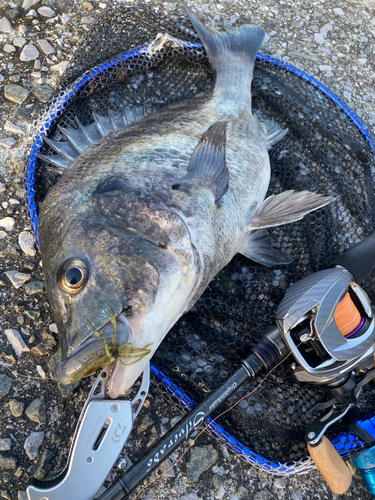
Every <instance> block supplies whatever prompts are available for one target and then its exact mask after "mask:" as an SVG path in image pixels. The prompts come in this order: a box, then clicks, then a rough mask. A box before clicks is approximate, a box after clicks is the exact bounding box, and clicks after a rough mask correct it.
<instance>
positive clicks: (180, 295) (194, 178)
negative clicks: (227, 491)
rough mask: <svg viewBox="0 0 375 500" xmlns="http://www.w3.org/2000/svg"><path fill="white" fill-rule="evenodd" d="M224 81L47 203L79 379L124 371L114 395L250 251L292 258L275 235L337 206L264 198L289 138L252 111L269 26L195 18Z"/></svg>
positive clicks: (160, 114) (92, 155) (118, 135)
mask: <svg viewBox="0 0 375 500" xmlns="http://www.w3.org/2000/svg"><path fill="white" fill-rule="evenodd" d="M187 13H188V16H189V17H190V20H191V21H192V23H193V25H194V27H195V29H196V30H197V32H198V34H199V36H200V38H201V40H202V42H203V44H204V46H205V48H206V51H207V53H208V56H209V59H210V63H211V64H212V67H213V70H214V73H215V83H214V86H213V89H212V91H211V92H209V93H207V94H199V95H197V96H195V97H193V98H192V99H190V100H188V101H185V102H182V103H175V104H172V105H170V106H167V107H166V108H164V109H161V110H158V111H155V112H154V113H151V114H150V115H148V116H146V117H145V118H144V119H142V120H140V121H137V122H135V123H132V124H131V125H128V126H126V127H123V128H120V129H119V130H115V131H113V132H112V133H110V134H109V135H108V136H106V137H104V138H102V139H101V140H99V141H98V142H96V143H95V144H93V145H90V147H88V148H86V149H85V150H84V151H83V152H81V154H80V155H79V156H78V157H77V158H76V159H75V160H74V161H73V162H72V163H71V165H70V166H69V167H68V168H67V169H66V171H65V172H64V173H63V175H62V177H61V179H60V180H59V182H58V183H57V184H56V185H55V186H54V187H53V188H52V189H51V191H50V193H49V194H48V196H47V197H46V199H45V201H44V203H43V206H42V210H41V213H40V218H39V224H40V227H39V238H40V248H41V253H42V259H43V270H44V274H45V283H46V289H47V292H48V295H49V300H50V303H51V306H52V308H53V310H54V314H55V320H56V323H57V326H58V330H59V335H60V340H61V347H62V352H63V358H65V359H64V360H63V362H62V363H61V364H60V366H59V370H58V376H59V378H60V381H61V382H62V383H65V384H68V383H71V382H72V381H75V380H78V379H79V378H81V377H82V376H86V375H88V374H90V373H92V372H93V371H95V370H96V369H98V368H102V367H103V366H105V365H106V364H109V363H114V369H113V372H112V376H111V379H110V382H109V385H108V390H109V394H110V395H111V397H117V395H118V394H120V393H123V392H124V391H125V390H127V389H128V388H129V387H131V385H132V384H133V383H134V382H135V380H136V379H137V378H138V376H139V375H140V373H141V372H142V371H143V369H144V366H145V364H146V363H147V362H148V361H149V359H150V357H151V356H152V355H153V353H154V352H155V350H156V349H157V347H158V346H159V344H160V342H161V341H162V340H163V338H164V336H165V335H166V334H167V333H168V331H169V330H170V328H171V327H172V326H173V324H174V323H175V322H176V321H177V320H178V319H179V318H180V317H181V315H182V314H184V313H185V312H187V311H188V310H189V309H190V308H191V307H192V306H193V305H194V303H195V302H196V301H197V299H198V298H199V297H200V295H201V294H202V293H203V291H204V290H205V288H206V287H207V285H208V283H209V282H210V281H211V280H212V279H213V278H214V277H215V275H216V274H217V273H218V272H219V271H220V270H221V269H222V268H223V267H224V266H225V265H226V264H227V263H228V262H229V261H230V260H231V259H232V257H233V256H234V255H235V254H236V253H238V252H241V253H243V254H245V255H247V256H248V257H250V258H252V259H254V260H256V261H257V262H263V263H265V264H268V265H272V264H275V263H276V262H281V263H282V262H286V261H287V259H286V258H285V256H283V255H280V254H279V252H277V251H276V250H274V249H272V248H271V246H270V242H269V238H268V236H267V233H266V230H265V228H266V227H268V226H272V225H279V224H283V223H286V222H291V221H293V220H298V219H300V218H302V217H303V215H304V214H305V213H307V212H309V211H311V210H313V209H315V208H319V207H320V206H323V205H325V204H327V203H328V202H329V201H330V199H329V198H324V197H321V196H319V195H315V194H313V193H307V192H304V193H300V194H296V193H293V192H287V193H282V195H278V196H275V197H270V198H268V199H267V200H265V201H264V198H265V195H266V192H267V189H268V185H269V179H270V163H269V157H268V149H269V147H270V145H272V144H274V143H275V142H277V141H278V140H279V139H280V138H282V137H283V136H284V135H285V131H282V130H281V129H279V128H277V127H275V125H274V124H271V125H270V124H268V125H267V124H264V123H262V122H261V121H260V120H259V119H258V117H257V116H256V115H254V114H253V113H252V109H251V81H252V77H253V69H254V61H255V56H256V53H257V51H258V49H259V47H260V45H261V43H262V41H263V38H264V31H263V30H262V29H261V28H259V27H257V26H242V27H241V28H240V29H238V30H236V31H234V32H232V33H224V34H219V33H216V32H214V31H211V30H210V31H208V30H206V29H205V28H204V27H203V26H202V25H201V24H200V23H199V22H198V21H197V20H196V19H195V18H194V16H193V15H192V14H191V12H190V11H187Z"/></svg>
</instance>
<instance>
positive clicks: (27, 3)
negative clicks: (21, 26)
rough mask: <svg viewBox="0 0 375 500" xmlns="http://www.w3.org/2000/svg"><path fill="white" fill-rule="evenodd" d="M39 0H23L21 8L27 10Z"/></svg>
mask: <svg viewBox="0 0 375 500" xmlns="http://www.w3.org/2000/svg"><path fill="white" fill-rule="evenodd" d="M39 2H40V0H23V4H22V8H23V9H24V10H29V9H30V7H32V6H33V5H35V4H37V3H39Z"/></svg>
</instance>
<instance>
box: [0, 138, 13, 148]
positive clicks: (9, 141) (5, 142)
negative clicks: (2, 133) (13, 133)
mask: <svg viewBox="0 0 375 500" xmlns="http://www.w3.org/2000/svg"><path fill="white" fill-rule="evenodd" d="M16 142H17V141H16V139H13V137H7V138H6V139H0V148H5V149H12V147H13V146H14V145H15V144H16Z"/></svg>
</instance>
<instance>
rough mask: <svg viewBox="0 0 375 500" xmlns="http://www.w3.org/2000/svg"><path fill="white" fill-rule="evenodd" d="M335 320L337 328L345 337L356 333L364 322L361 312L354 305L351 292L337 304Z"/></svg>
mask: <svg viewBox="0 0 375 500" xmlns="http://www.w3.org/2000/svg"><path fill="white" fill-rule="evenodd" d="M334 320H335V323H336V326H337V328H338V329H339V330H340V332H341V333H342V334H343V335H344V337H348V336H350V334H353V335H354V333H356V332H357V331H358V327H359V326H360V325H361V323H362V322H363V320H362V317H361V314H360V312H359V311H358V309H357V308H356V306H355V305H354V302H353V301H352V299H351V297H350V294H349V292H347V293H346V295H345V296H344V297H343V298H342V299H341V300H340V302H339V303H338V304H337V307H336V311H335V315H334Z"/></svg>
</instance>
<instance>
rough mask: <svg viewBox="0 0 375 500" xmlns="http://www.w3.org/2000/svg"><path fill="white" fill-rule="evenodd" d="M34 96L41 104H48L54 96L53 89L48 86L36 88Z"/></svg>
mask: <svg viewBox="0 0 375 500" xmlns="http://www.w3.org/2000/svg"><path fill="white" fill-rule="evenodd" d="M33 94H34V95H35V97H36V98H37V99H38V100H39V101H40V102H48V101H49V98H50V97H51V94H52V88H51V87H50V86H49V85H47V84H45V85H40V86H39V87H35V88H34V90H33Z"/></svg>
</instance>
